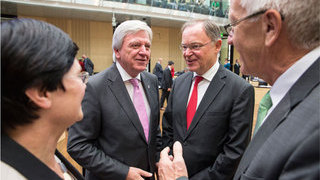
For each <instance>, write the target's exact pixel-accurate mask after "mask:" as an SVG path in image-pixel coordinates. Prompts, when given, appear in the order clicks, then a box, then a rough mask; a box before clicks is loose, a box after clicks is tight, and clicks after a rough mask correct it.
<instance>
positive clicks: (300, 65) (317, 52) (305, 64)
mask: <svg viewBox="0 0 320 180" xmlns="http://www.w3.org/2000/svg"><path fill="white" fill-rule="evenodd" d="M319 57H320V46H319V47H317V48H315V49H313V50H312V51H310V52H309V53H307V54H306V55H304V56H303V57H302V58H301V59H299V60H298V61H297V62H295V63H294V64H293V65H292V66H291V67H290V68H289V69H287V70H286V71H285V72H284V73H283V74H282V75H281V76H279V78H278V79H277V80H276V81H275V83H274V85H273V86H272V88H271V90H270V96H271V99H272V103H273V104H274V105H276V104H278V103H279V102H280V101H281V99H282V98H283V97H284V96H285V94H286V93H287V92H288V91H289V89H290V88H291V87H292V86H293V85H294V83H295V82H296V81H297V80H298V79H299V78H300V77H301V76H302V74H303V73H304V72H305V71H306V70H307V69H308V68H309V67H310V66H311V65H312V64H313V63H314V62H315V61H316V60H317V59H318V58H319Z"/></svg>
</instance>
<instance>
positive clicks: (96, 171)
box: [68, 64, 161, 180]
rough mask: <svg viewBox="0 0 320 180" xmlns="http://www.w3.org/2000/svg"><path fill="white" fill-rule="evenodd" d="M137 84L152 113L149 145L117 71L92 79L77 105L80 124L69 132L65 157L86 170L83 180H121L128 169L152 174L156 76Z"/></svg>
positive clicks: (143, 75)
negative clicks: (136, 169)
mask: <svg viewBox="0 0 320 180" xmlns="http://www.w3.org/2000/svg"><path fill="white" fill-rule="evenodd" d="M141 80H142V85H143V87H144V90H145V92H146V96H147V99H148V101H149V104H150V108H151V115H150V124H149V142H146V138H145V135H144V132H143V127H142V125H141V123H140V120H139V117H138V114H137V112H136V111H135V108H134V105H133V103H132V100H131V99H130V96H129V94H128V92H127V89H126V87H125V85H124V83H123V80H122V78H121V76H120V73H119V71H118V69H117V68H116V65H115V64H113V65H112V66H111V67H110V68H108V69H106V70H105V71H103V72H100V73H98V74H97V75H95V76H93V77H91V78H90V79H89V82H88V83H87V89H86V93H85V96H84V99H83V102H82V108H83V111H84V119H83V120H82V121H80V122H77V123H76V124H74V125H73V126H71V128H70V129H69V138H68V152H69V154H70V155H71V156H72V157H73V158H74V159H75V160H76V161H77V162H78V163H79V164H80V165H81V166H83V167H84V168H85V169H87V170H88V171H87V172H88V173H86V179H90V180H92V179H108V180H121V179H125V178H126V176H127V173H128V170H129V167H130V166H133V167H137V168H141V169H143V170H146V171H149V172H155V171H156V168H155V163H156V152H157V151H160V146H161V144H158V145H159V146H158V150H157V149H156V145H157V139H158V142H160V143H161V140H160V138H161V134H160V128H159V117H160V116H159V102H158V99H159V93H158V81H157V78H156V76H155V75H153V74H150V73H147V72H142V73H141Z"/></svg>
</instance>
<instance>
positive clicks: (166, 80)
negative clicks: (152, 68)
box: [161, 67, 172, 90]
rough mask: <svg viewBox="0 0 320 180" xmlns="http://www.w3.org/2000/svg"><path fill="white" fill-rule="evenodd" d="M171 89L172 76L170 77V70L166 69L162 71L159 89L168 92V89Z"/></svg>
mask: <svg viewBox="0 0 320 180" xmlns="http://www.w3.org/2000/svg"><path fill="white" fill-rule="evenodd" d="M171 87H172V75H171V71H170V69H169V68H168V67H166V68H165V69H164V71H163V77H162V82H161V89H165V90H168V88H171Z"/></svg>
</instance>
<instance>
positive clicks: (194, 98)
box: [187, 76, 203, 130]
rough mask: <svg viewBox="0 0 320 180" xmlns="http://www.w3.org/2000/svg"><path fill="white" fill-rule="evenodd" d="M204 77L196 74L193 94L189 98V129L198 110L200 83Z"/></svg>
mask: <svg viewBox="0 0 320 180" xmlns="http://www.w3.org/2000/svg"><path fill="white" fill-rule="evenodd" d="M202 79H203V77H201V76H196V77H195V82H194V85H193V90H192V94H191V97H190V100H189V104H188V106H187V130H188V129H189V126H190V124H191V122H192V119H193V116H194V114H195V113H196V111H197V103H198V84H199V82H200V81H202Z"/></svg>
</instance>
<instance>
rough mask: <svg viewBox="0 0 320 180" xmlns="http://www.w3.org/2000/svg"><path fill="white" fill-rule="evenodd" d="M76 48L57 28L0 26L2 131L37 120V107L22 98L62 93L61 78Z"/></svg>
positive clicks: (20, 23)
mask: <svg viewBox="0 0 320 180" xmlns="http://www.w3.org/2000/svg"><path fill="white" fill-rule="evenodd" d="M77 51H78V46H77V45H76V44H75V43H73V42H72V40H71V39H70V37H69V36H68V35H67V34H66V33H64V32H63V31H62V30H60V29H59V28H57V27H55V26H53V25H51V24H48V23H46V22H42V21H38V20H33V19H14V20H10V21H4V22H2V23H1V61H2V69H1V70H2V83H3V86H2V106H1V111H2V126H1V128H2V130H7V129H9V128H11V129H14V128H15V127H16V126H18V125H25V124H28V123H31V122H33V121H34V120H35V119H37V118H39V117H38V114H37V111H38V110H39V107H38V106H37V105H36V104H34V103H33V102H32V101H31V100H30V99H29V98H28V97H27V95H26V94H25V91H26V90H27V89H28V88H32V87H35V88H39V89H40V90H41V91H42V92H43V93H45V92H47V91H55V90H57V89H58V88H60V89H62V90H65V89H64V86H63V84H62V78H63V76H64V75H65V74H66V73H67V72H68V71H69V70H70V68H71V66H72V64H73V62H74V58H75V56H76V54H77Z"/></svg>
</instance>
